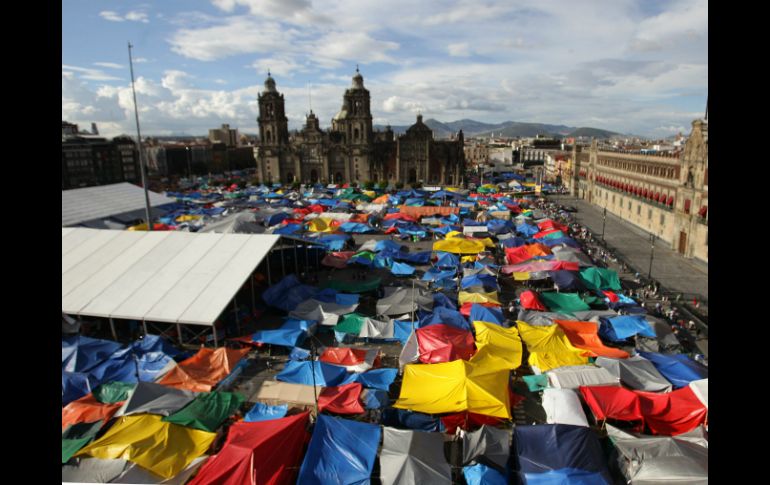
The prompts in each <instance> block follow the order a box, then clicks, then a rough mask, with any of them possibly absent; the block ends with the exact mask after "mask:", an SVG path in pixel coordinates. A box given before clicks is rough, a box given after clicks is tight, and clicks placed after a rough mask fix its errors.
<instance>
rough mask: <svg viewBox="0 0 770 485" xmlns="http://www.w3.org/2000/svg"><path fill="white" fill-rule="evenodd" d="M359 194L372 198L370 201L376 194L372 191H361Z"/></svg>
mask: <svg viewBox="0 0 770 485" xmlns="http://www.w3.org/2000/svg"><path fill="white" fill-rule="evenodd" d="M361 193H362V194H364V195H365V196H367V197H370V198H372V199H374V198H375V197H377V192H375V191H373V190H362V191H361Z"/></svg>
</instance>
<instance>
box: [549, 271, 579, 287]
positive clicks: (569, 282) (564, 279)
mask: <svg viewBox="0 0 770 485" xmlns="http://www.w3.org/2000/svg"><path fill="white" fill-rule="evenodd" d="M548 275H549V276H550V277H551V279H552V280H553V283H554V285H556V288H558V289H559V291H586V290H587V289H588V288H586V285H585V283H583V280H581V279H580V273H578V272H577V271H567V270H563V269H560V270H556V271H549V272H548Z"/></svg>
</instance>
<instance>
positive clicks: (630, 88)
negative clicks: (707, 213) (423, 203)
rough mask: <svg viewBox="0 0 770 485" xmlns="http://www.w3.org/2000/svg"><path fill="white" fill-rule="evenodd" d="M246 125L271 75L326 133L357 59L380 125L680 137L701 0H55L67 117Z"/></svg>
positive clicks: (704, 67) (692, 92) (197, 128)
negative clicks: (470, 125) (456, 124)
mask: <svg viewBox="0 0 770 485" xmlns="http://www.w3.org/2000/svg"><path fill="white" fill-rule="evenodd" d="M129 40H130V41H131V42H132V44H133V45H134V49H133V55H134V59H135V64H134V73H135V77H136V79H137V98H138V103H139V106H140V109H141V111H140V117H141V123H142V132H143V134H144V133H147V134H148V135H150V134H155V135H163V134H182V133H185V134H205V133H207V132H208V129H209V128H214V127H218V126H219V125H220V124H222V123H229V124H230V125H231V126H232V127H237V128H238V129H239V130H240V131H241V132H247V133H255V132H257V122H256V117H257V115H258V108H257V103H256V98H257V93H258V92H259V91H260V90H262V89H263V83H264V79H265V77H266V74H267V69H268V68H269V69H270V70H271V72H272V74H273V77H274V78H275V80H276V83H277V87H278V90H279V91H280V92H282V93H284V95H285V97H286V111H287V116H288V118H289V126H290V128H299V127H300V126H301V125H302V124H303V123H304V117H305V115H306V113H307V112H308V110H309V100H308V90H310V92H311V95H312V108H313V111H314V112H315V113H316V114H317V115H318V117H319V119H320V121H321V125H322V126H329V125H330V124H331V121H330V120H331V118H332V117H333V116H334V115H335V114H336V113H337V111H338V110H339V108H340V105H341V103H342V95H343V93H344V90H345V89H346V88H347V87H349V85H350V83H351V77H352V76H353V74H355V68H356V64H359V66H360V70H361V73H362V75H363V76H364V84H365V85H366V87H367V88H368V89H369V90H370V92H371V96H372V114H373V116H374V122H375V124H383V125H384V124H388V123H389V124H394V125H407V124H411V123H413V122H414V119H415V115H416V114H417V113H418V112H422V113H423V115H424V116H425V118H436V119H438V120H441V121H454V120H459V119H463V118H470V119H475V120H477V121H483V122H489V123H496V122H502V121H507V120H513V121H529V122H541V123H552V124H565V125H570V126H592V127H596V128H604V129H608V130H612V131H618V132H622V133H634V134H639V135H644V136H649V137H665V136H670V135H672V134H675V133H677V132H679V131H682V132H684V133H688V132H689V131H690V123H691V122H692V120H693V119H695V118H697V117H702V116H703V112H704V110H705V105H706V97H707V95H708V3H707V1H705V0H678V1H670V2H669V1H629V0H608V1H581V2H574V1H570V0H550V1H547V2H543V1H539V0H526V1H524V0H521V1H520V0H508V1H505V0H433V1H422V2H419V3H418V2H413V1H411V0H388V1H369V0H335V1H320V0H164V1H161V2H130V1H115V0H104V1H98V2H94V1H88V0H64V1H63V2H62V120H66V121H70V122H75V123H78V124H80V125H81V128H85V127H89V126H90V124H91V122H96V123H97V124H98V126H99V128H100V132H101V133H102V134H104V135H108V136H114V135H117V134H120V133H134V132H135V127H134V124H133V101H132V98H131V85H130V73H129V67H128V52H127V47H126V46H127V42H128V41H129Z"/></svg>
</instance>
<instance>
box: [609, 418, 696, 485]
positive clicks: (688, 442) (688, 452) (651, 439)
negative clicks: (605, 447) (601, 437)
mask: <svg viewBox="0 0 770 485" xmlns="http://www.w3.org/2000/svg"><path fill="white" fill-rule="evenodd" d="M607 435H608V436H609V438H610V440H611V441H612V444H613V445H614V446H615V449H616V450H617V452H618V456H617V458H618V465H619V468H620V471H621V473H622V474H623V476H624V477H625V478H626V480H627V481H628V483H632V484H650V485H651V484H655V483H660V484H664V483H683V484H689V485H695V484H699V485H703V484H706V483H708V441H706V439H705V438H703V433H702V429H701V430H699V429H695V430H693V431H692V432H690V433H686V434H680V435H679V436H677V437H676V438H671V437H661V436H649V435H638V434H634V433H628V432H626V431H623V430H621V429H618V428H616V427H614V426H612V425H609V424H608V425H607Z"/></svg>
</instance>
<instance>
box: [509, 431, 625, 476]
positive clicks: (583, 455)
mask: <svg viewBox="0 0 770 485" xmlns="http://www.w3.org/2000/svg"><path fill="white" fill-rule="evenodd" d="M513 436H514V438H513V442H514V449H515V453H516V458H517V459H516V460H515V461H516V462H517V463H516V468H517V470H518V471H519V472H521V473H522V474H524V475H525V477H526V479H527V480H528V481H529V480H530V479H535V480H537V479H540V478H545V477H537V476H535V475H539V474H543V473H548V472H551V471H558V472H560V473H558V474H557V475H560V476H561V475H564V476H566V477H567V478H569V477H571V476H572V475H577V476H582V475H584V474H585V472H588V474H593V473H598V474H601V476H602V477H604V478H605V480H606V482H604V483H607V484H610V483H613V482H612V480H611V479H610V475H609V472H608V471H607V465H606V460H605V459H604V453H603V452H602V446H601V444H600V443H599V439H598V438H597V437H596V435H595V434H594V432H593V431H592V430H591V428H587V427H585V426H574V425H571V424H540V425H535V426H516V427H514V429H513ZM528 483H530V482H528ZM539 483H545V482H542V481H541V482H539ZM549 483H583V482H572V481H568V482H549ZM586 483H596V482H594V481H590V482H586Z"/></svg>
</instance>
